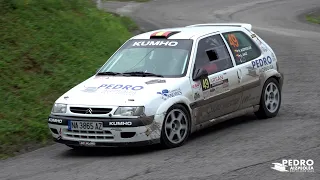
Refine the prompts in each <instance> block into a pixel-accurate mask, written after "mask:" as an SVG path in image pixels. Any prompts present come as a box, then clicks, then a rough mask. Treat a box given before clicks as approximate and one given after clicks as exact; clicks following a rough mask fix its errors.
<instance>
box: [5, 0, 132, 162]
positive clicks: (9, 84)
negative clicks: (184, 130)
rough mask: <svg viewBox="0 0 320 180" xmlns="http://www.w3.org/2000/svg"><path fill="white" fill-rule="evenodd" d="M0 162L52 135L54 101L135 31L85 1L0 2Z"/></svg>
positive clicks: (124, 21) (46, 140)
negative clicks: (48, 122)
mask: <svg viewBox="0 0 320 180" xmlns="http://www.w3.org/2000/svg"><path fill="white" fill-rule="evenodd" d="M0 9H1V11H0V27H1V30H0V72H1V73H0V107H1V112H0V158H1V157H5V156H7V155H13V153H14V152H15V151H19V150H20V149H21V148H23V146H24V145H26V144H29V143H38V144H45V143H47V142H49V141H48V138H50V137H51V135H50V134H49V130H48V127H47V117H48V115H49V113H50V110H51V107H52V105H53V103H54V101H55V100H56V99H57V98H58V97H59V96H60V95H62V94H63V93H64V92H65V91H67V90H69V89H70V88H72V87H73V86H75V85H76V84H78V83H80V82H81V81H83V80H85V79H86V78H88V77H90V76H91V75H92V74H93V73H94V72H95V70H96V69H97V68H98V67H100V66H101V65H102V64H103V63H104V62H105V61H106V60H107V59H108V58H109V57H110V56H111V55H112V53H113V52H114V51H115V50H116V49H117V48H119V46H120V45H121V44H122V43H123V42H124V41H125V40H127V39H128V38H129V37H130V36H131V33H130V32H129V31H128V29H134V28H136V26H135V24H134V23H133V22H132V21H131V20H130V19H128V18H125V17H117V16H115V15H113V14H110V13H105V12H102V11H100V10H97V9H96V8H95V5H94V4H92V3H91V1H85V0H81V1H79V0H0Z"/></svg>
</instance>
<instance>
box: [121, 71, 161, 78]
mask: <svg viewBox="0 0 320 180" xmlns="http://www.w3.org/2000/svg"><path fill="white" fill-rule="evenodd" d="M122 74H127V75H132V76H142V77H146V76H155V77H163V76H162V75H160V74H154V73H148V72H143V71H134V72H125V73H122Z"/></svg>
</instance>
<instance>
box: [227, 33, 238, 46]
mask: <svg viewBox="0 0 320 180" xmlns="http://www.w3.org/2000/svg"><path fill="white" fill-rule="evenodd" d="M228 41H229V43H230V45H231V46H233V48H237V47H239V41H238V39H237V37H236V36H235V35H234V34H228Z"/></svg>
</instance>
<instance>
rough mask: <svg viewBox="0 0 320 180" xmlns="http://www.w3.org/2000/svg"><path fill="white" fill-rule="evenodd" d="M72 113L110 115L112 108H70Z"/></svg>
mask: <svg viewBox="0 0 320 180" xmlns="http://www.w3.org/2000/svg"><path fill="white" fill-rule="evenodd" d="M70 111H71V112H73V113H77V114H108V113H109V112H110V111H112V108H88V107H70Z"/></svg>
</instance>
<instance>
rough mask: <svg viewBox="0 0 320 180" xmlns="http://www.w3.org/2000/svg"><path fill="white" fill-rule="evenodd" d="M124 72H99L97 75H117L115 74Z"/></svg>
mask: <svg viewBox="0 0 320 180" xmlns="http://www.w3.org/2000/svg"><path fill="white" fill-rule="evenodd" d="M121 74H122V73H118V72H99V73H98V74H97V75H111V76H115V75H121Z"/></svg>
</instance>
